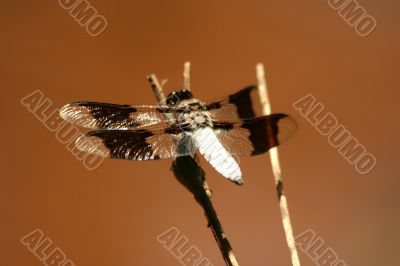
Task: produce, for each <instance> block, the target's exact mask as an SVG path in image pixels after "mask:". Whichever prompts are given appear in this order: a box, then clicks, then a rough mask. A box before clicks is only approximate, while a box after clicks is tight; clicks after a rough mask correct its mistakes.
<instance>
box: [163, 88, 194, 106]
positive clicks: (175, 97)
mask: <svg viewBox="0 0 400 266" xmlns="http://www.w3.org/2000/svg"><path fill="white" fill-rule="evenodd" d="M192 98H193V95H192V93H191V92H190V91H188V90H181V91H174V92H171V93H170V94H169V95H168V96H167V100H166V103H167V104H168V105H177V104H178V103H180V102H181V101H183V100H189V99H192Z"/></svg>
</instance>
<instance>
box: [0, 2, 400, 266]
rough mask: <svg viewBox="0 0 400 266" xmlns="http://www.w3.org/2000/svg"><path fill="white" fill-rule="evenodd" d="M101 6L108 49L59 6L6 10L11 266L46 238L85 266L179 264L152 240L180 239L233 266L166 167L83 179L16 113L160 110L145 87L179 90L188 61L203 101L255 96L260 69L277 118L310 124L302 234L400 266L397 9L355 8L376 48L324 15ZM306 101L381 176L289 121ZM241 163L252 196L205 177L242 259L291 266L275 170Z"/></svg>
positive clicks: (299, 179) (297, 216)
mask: <svg viewBox="0 0 400 266" xmlns="http://www.w3.org/2000/svg"><path fill="white" fill-rule="evenodd" d="M90 2H91V3H92V4H93V5H94V6H95V7H96V9H97V10H98V11H99V12H100V13H101V14H102V15H104V16H105V17H106V18H107V20H108V22H109V26H108V28H107V30H106V31H105V32H104V33H103V34H102V35H101V36H99V37H97V38H93V37H91V36H89V35H88V34H87V32H86V31H85V30H84V29H83V28H81V27H80V25H79V24H78V23H77V22H76V21H74V19H73V18H72V17H70V16H69V14H68V13H67V12H66V11H65V10H64V9H62V8H61V7H60V6H59V4H58V1H56V0H43V1H26V0H25V1H22V0H13V1H1V3H0V51H1V63H0V75H1V84H2V85H1V89H2V104H1V110H0V116H1V121H2V130H1V133H0V134H1V140H2V149H1V150H2V151H1V168H2V174H1V189H0V197H1V202H0V210H1V222H0V238H1V246H0V250H1V259H0V265H4V266H15V265H41V262H40V261H39V260H38V259H37V258H36V257H35V256H34V255H33V254H31V253H30V252H29V251H28V250H27V249H26V248H25V247H24V246H23V245H22V244H21V243H20V240H19V239H20V238H21V237H22V236H24V235H26V234H28V233H29V232H31V231H33V230H34V229H36V228H39V229H41V230H42V231H43V232H44V233H45V234H46V235H47V236H48V237H49V238H50V239H52V240H53V241H54V243H55V244H56V245H57V246H59V247H60V248H61V249H62V250H63V251H64V252H65V253H66V254H67V256H68V257H69V258H70V259H71V260H72V261H74V262H75V263H76V265H180V264H179V262H178V261H177V260H176V259H175V258H174V257H173V256H172V255H171V254H170V253H169V252H168V251H167V250H165V249H164V248H163V247H162V246H161V245H160V244H159V243H158V242H157V241H156V236H157V235H158V234H160V233H162V232H164V231H165V230H167V229H169V228H170V227H172V226H175V227H177V228H178V229H179V230H180V231H181V232H182V233H183V234H184V235H185V236H187V237H188V239H189V241H190V243H191V244H193V245H195V246H197V247H198V248H199V250H201V252H202V253H203V254H204V255H205V256H206V257H207V258H209V259H210V261H211V262H213V263H214V264H215V265H223V260H222V258H221V256H220V253H219V250H218V248H217V246H216V243H215V242H214V239H213V236H212V234H211V232H210V231H209V229H208V228H207V226H206V221H205V218H204V215H203V213H202V210H201V209H200V207H199V206H198V205H197V204H196V203H195V202H194V200H193V198H192V196H191V195H190V194H189V193H188V192H187V191H186V190H185V189H184V188H183V187H182V186H180V185H179V184H178V182H177V181H176V180H175V179H174V177H173V175H172V173H171V172H170V171H169V167H170V161H157V162H129V161H116V160H108V161H105V162H104V164H103V165H102V166H101V167H100V168H99V169H97V170H96V171H87V170H86V169H85V168H84V166H83V165H82V163H81V162H80V161H78V160H76V159H75V158H74V157H73V156H72V155H71V154H70V153H69V152H68V151H67V149H66V148H65V146H64V145H62V144H61V143H59V142H58V141H57V140H56V138H55V136H54V133H51V132H50V131H48V130H47V129H46V128H45V127H44V126H43V125H42V124H41V123H40V121H38V120H37V119H36V118H35V117H34V116H33V115H32V114H31V113H29V112H28V110H27V109H26V108H25V107H23V106H22V105H21V104H20V100H21V98H23V97H24V96H26V95H28V94H29V93H31V92H33V91H34V90H37V89H40V90H41V91H43V93H44V94H45V95H46V97H48V98H49V99H51V100H52V101H53V103H54V105H53V108H56V107H59V106H61V105H63V104H65V103H68V102H71V101H75V100H92V101H104V102H113V103H136V104H153V103H155V99H154V96H153V94H152V92H151V90H150V89H149V86H148V84H147V81H146V79H145V78H146V75H147V74H149V73H153V72H155V73H156V74H157V75H158V76H159V78H161V79H164V78H168V79H169V81H168V83H167V85H166V90H168V91H170V90H173V89H176V88H179V87H181V83H182V79H181V73H182V64H183V62H184V61H185V60H191V61H192V64H193V83H192V87H193V91H194V93H195V95H196V96H197V97H198V98H200V99H202V100H204V101H206V100H210V99H214V98H218V97H220V96H224V95H227V94H230V93H232V92H234V91H236V90H238V89H240V88H242V87H243V86H245V85H248V84H254V83H255V71H254V67H255V64H256V63H258V62H264V63H265V64H266V67H267V75H268V84H269V88H270V90H271V91H270V96H271V99H272V104H273V110H274V111H275V112H285V113H289V114H291V115H292V116H293V117H294V118H295V119H296V120H297V121H298V124H299V129H298V132H297V133H296V134H295V135H294V136H293V138H291V139H290V140H289V141H288V142H287V143H286V145H284V146H282V148H281V149H280V155H281V161H282V165H283V170H284V179H285V181H286V192H287V195H288V200H289V206H290V210H291V218H292V221H293V225H294V230H295V233H296V235H298V234H300V233H301V232H304V231H305V230H307V229H309V228H310V229H313V230H314V231H315V232H316V233H317V234H318V235H319V236H320V237H321V238H322V239H324V241H326V245H327V247H331V248H333V249H334V250H335V251H336V252H337V254H338V255H339V257H340V258H342V259H343V260H344V261H345V262H346V263H347V264H348V265H364V266H367V265H368V266H375V265H386V266H394V265H398V246H399V244H400V243H399V239H400V235H399V234H400V233H399V232H400V229H399V228H398V227H399V225H400V224H399V223H400V213H399V205H398V201H399V199H400V196H399V195H400V193H399V191H398V189H399V183H400V181H399V176H398V163H399V161H398V158H399V155H398V150H397V149H398V148H399V138H398V133H399V131H398V130H399V126H398V111H399V109H398V101H399V96H400V94H399V92H398V89H399V83H400V82H399V77H398V76H399V73H398V71H399V62H400V60H399V59H400V58H399V55H400V53H399V51H398V47H399V44H400V42H399V36H400V34H399V33H400V31H399V25H400V24H399V7H400V5H399V3H398V1H394V0H391V1H372V0H362V1H359V2H360V3H361V4H362V5H363V6H364V7H365V8H366V10H367V11H368V13H369V14H371V15H373V16H374V17H375V18H376V20H377V28H376V30H375V31H374V32H373V33H372V34H371V35H370V36H368V37H365V38H362V37H360V36H358V35H357V34H356V32H355V31H354V30H353V29H352V28H351V27H349V26H348V25H347V23H346V22H345V21H343V19H342V18H341V17H340V16H339V15H338V14H337V13H336V12H335V11H334V10H332V9H331V8H330V7H329V5H328V4H327V1H293V0H292V1H219V2H218V3H217V1H183V0H181V1H122V0H119V1H105V0H92V1H90ZM303 2H306V3H303ZM308 93H312V94H314V95H315V96H316V97H317V99H318V100H319V101H321V102H322V103H323V104H325V106H326V107H327V109H328V110H329V111H331V112H332V113H334V114H335V115H336V116H337V117H338V118H339V120H340V122H341V123H343V124H344V125H345V126H346V127H347V128H348V129H349V130H350V131H351V132H352V134H353V135H354V136H355V137H356V138H358V139H359V140H360V142H361V143H362V144H364V145H365V146H366V147H367V149H368V150H369V151H370V152H371V153H373V154H374V155H375V156H376V158H377V166H376V168H375V169H374V171H372V172H371V173H370V174H369V175H365V176H362V175H359V174H358V173H357V172H356V171H355V169H354V168H353V167H352V166H351V165H349V164H348V163H347V162H346V161H345V160H344V159H343V158H342V157H341V156H340V155H339V154H338V153H337V151H336V150H335V149H334V148H332V147H331V146H330V145H329V144H328V142H327V139H326V137H323V136H321V135H320V134H319V133H318V132H317V131H316V130H315V129H314V128H313V127H312V126H311V125H310V124H309V123H308V122H307V121H306V120H305V119H304V118H303V117H301V116H300V115H299V113H297V111H295V110H294V109H293V107H292V104H293V102H295V101H296V100H298V99H299V98H301V97H303V96H304V95H306V94H308ZM396 163H397V164H396ZM240 164H241V168H242V171H243V173H244V177H245V185H244V186H242V187H238V186H235V185H234V184H232V183H230V182H228V181H227V180H225V179H224V178H223V177H222V176H220V175H219V174H217V173H216V172H215V171H214V170H213V169H211V167H209V165H208V164H206V163H203V166H204V169H205V170H206V171H207V177H208V182H209V184H210V186H211V187H212V189H213V191H214V204H215V207H216V209H217V211H218V213H219V216H220V218H221V220H222V223H223V225H224V228H225V230H226V233H227V235H228V236H229V238H230V240H231V243H232V245H233V247H234V250H235V252H236V255H237V258H238V260H239V262H240V264H241V265H289V264H290V259H289V255H288V250H287V247H286V243H285V239H284V233H283V230H282V225H281V220H280V214H279V208H278V203H277V200H276V193H275V191H274V182H273V177H272V174H271V169H270V166H269V163H268V157H267V156H266V155H263V156H258V157H254V158H241V161H240ZM300 256H301V261H302V265H314V264H313V262H312V261H311V260H310V258H308V257H307V256H306V254H304V253H302V252H300Z"/></svg>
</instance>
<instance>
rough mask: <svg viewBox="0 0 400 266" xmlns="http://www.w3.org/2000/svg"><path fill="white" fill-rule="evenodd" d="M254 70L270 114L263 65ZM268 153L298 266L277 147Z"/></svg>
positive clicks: (295, 262)
mask: <svg viewBox="0 0 400 266" xmlns="http://www.w3.org/2000/svg"><path fill="white" fill-rule="evenodd" d="M256 72H257V80H258V91H259V95H260V99H261V104H262V106H263V114H264V115H269V114H271V104H270V101H269V97H268V90H267V82H266V79H265V71H264V65H263V64H261V63H260V64H257V66H256ZM269 154H270V159H271V165H272V172H273V174H274V178H275V186H276V191H277V194H278V200H279V207H280V210H281V216H282V223H283V228H284V230H285V235H286V242H287V244H288V247H289V251H290V257H291V260H292V265H293V266H300V260H299V255H298V253H297V248H296V243H295V240H294V236H293V229H292V224H291V222H290V216H289V208H288V204H287V200H286V196H285V194H284V193H283V181H282V178H281V166H280V163H279V155H278V148H277V147H275V148H272V149H270V150H269Z"/></svg>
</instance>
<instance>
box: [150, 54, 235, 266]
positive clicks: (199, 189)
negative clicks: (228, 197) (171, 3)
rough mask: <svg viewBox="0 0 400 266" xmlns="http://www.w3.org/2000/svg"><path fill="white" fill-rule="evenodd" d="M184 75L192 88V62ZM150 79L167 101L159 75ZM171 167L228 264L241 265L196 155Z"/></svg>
mask: <svg viewBox="0 0 400 266" xmlns="http://www.w3.org/2000/svg"><path fill="white" fill-rule="evenodd" d="M183 76H184V89H186V90H190V62H186V63H185V65H184V73H183ZM148 80H149V82H150V84H151V87H152V89H153V92H154V94H155V96H156V98H157V100H158V102H159V103H160V104H161V103H165V96H164V94H163V91H162V87H161V85H160V83H159V82H158V80H157V77H156V76H155V75H154V74H153V75H150V76H149V77H148ZM170 121H171V120H170ZM171 168H172V171H173V172H174V174H175V177H176V179H177V180H178V181H179V182H180V183H181V184H182V185H184V186H185V187H186V189H188V190H189V191H190V192H191V193H192V194H193V195H194V197H195V199H196V201H197V202H198V203H199V204H200V205H201V206H202V208H203V209H204V212H205V215H206V218H207V220H208V226H209V227H210V228H211V231H212V232H213V235H214V238H215V240H216V241H217V243H218V247H219V248H220V251H221V253H222V256H223V258H224V260H225V262H226V264H227V265H228V266H239V263H238V262H237V260H236V257H235V255H234V253H233V250H232V247H231V245H230V243H229V241H228V238H227V237H226V235H225V233H224V231H223V229H222V225H221V223H220V221H219V219H218V215H217V213H216V211H215V209H214V207H213V205H212V201H211V190H210V189H209V187H208V185H207V182H206V181H205V172H204V171H203V169H201V167H200V165H199V163H198V161H197V158H196V156H193V157H192V156H181V157H177V158H176V159H175V160H174V162H173V163H172V167H171Z"/></svg>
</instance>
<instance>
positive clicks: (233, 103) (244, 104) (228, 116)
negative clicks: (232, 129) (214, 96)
mask: <svg viewBox="0 0 400 266" xmlns="http://www.w3.org/2000/svg"><path fill="white" fill-rule="evenodd" d="M206 108H207V110H209V112H210V115H211V119H212V120H214V121H225V122H228V121H237V120H240V119H250V118H253V117H256V116H261V115H262V112H261V105H260V100H259V96H258V89H257V87H256V86H249V87H246V88H244V89H242V90H240V91H238V92H237V93H235V94H232V95H230V96H228V97H227V98H224V99H220V100H217V101H214V102H211V103H209V104H206Z"/></svg>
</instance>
